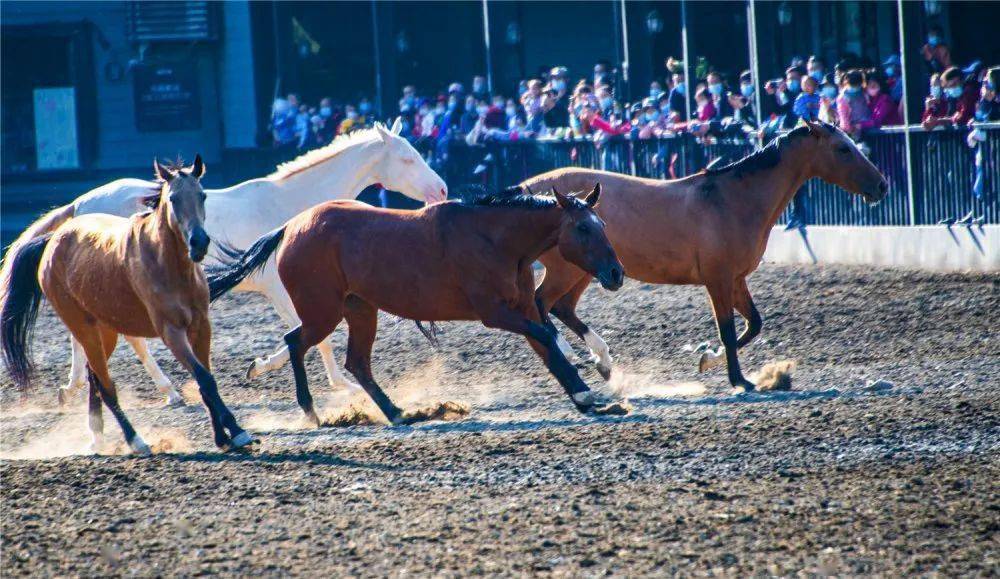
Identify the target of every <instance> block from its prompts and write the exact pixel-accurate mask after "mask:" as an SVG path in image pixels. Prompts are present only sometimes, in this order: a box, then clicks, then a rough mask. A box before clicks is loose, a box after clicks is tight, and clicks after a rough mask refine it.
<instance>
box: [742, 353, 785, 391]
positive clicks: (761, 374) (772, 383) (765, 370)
mask: <svg viewBox="0 0 1000 579" xmlns="http://www.w3.org/2000/svg"><path fill="white" fill-rule="evenodd" d="M793 371H795V360H778V361H777V362H769V363H767V364H764V366H763V367H761V369H760V370H758V371H757V373H756V374H754V376H753V378H751V380H753V382H755V383H756V384H757V390H758V391H760V392H776V391H780V390H791V389H792V372H793Z"/></svg>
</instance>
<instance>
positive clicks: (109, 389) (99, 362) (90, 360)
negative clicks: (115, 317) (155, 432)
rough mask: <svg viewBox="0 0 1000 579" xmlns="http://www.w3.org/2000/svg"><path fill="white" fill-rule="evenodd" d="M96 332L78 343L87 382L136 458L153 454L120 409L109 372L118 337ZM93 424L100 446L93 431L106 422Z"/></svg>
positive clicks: (113, 334)
mask: <svg viewBox="0 0 1000 579" xmlns="http://www.w3.org/2000/svg"><path fill="white" fill-rule="evenodd" d="M94 329H95V330H96V331H94V332H93V333H92V334H90V333H87V335H77V339H79V340H80V345H81V346H82V347H83V350H84V352H85V353H86V355H87V369H88V379H89V380H91V388H94V389H95V390H97V391H98V392H99V394H100V398H101V400H102V401H103V402H104V405H105V406H106V407H107V409H108V410H110V411H111V414H112V415H113V416H114V417H115V420H117V421H118V426H119V427H120V428H121V429H122V434H123V435H124V436H125V442H126V443H127V444H128V446H129V448H131V449H132V452H134V453H136V454H150V453H151V451H150V448H149V445H148V444H146V441H145V440H143V439H142V436H140V435H139V433H138V432H136V431H135V428H133V427H132V423H131V422H130V421H129V419H128V417H127V416H126V415H125V412H124V411H123V410H122V408H121V406H120V405H119V403H118V390H117V389H116V388H115V384H114V382H113V381H112V380H111V374H110V373H109V372H108V358H109V357H110V355H111V352H112V351H113V350H114V345H115V342H116V341H117V339H118V334H117V333H116V332H115V331H114V330H111V329H108V328H97V327H94ZM82 333H83V332H81V334H82ZM95 382H96V384H95ZM91 396H93V395H91ZM90 416H91V417H93V398H91V414H90ZM90 424H91V432H92V433H95V442H97V441H98V438H99V433H98V432H97V431H96V430H94V429H95V428H96V427H97V425H100V426H102V427H103V419H101V421H99V422H98V421H96V420H95V421H91V423H90Z"/></svg>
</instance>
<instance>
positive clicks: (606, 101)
mask: <svg viewBox="0 0 1000 579" xmlns="http://www.w3.org/2000/svg"><path fill="white" fill-rule="evenodd" d="M594 94H595V96H596V97H597V104H598V105H599V106H600V110H599V111H598V112H600V113H601V115H602V116H603V117H604V118H606V119H608V118H611V113H612V112H614V109H615V98H614V96H613V95H612V94H611V85H607V84H598V85H594Z"/></svg>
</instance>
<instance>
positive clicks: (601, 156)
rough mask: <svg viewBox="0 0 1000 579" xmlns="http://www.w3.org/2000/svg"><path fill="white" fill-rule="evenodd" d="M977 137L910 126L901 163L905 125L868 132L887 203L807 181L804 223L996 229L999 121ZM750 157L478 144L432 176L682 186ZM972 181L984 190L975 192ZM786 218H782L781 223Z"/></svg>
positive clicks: (665, 145)
mask: <svg viewBox="0 0 1000 579" xmlns="http://www.w3.org/2000/svg"><path fill="white" fill-rule="evenodd" d="M980 130H981V131H982V133H983V134H984V135H985V141H982V142H981V143H980V144H979V145H978V147H977V148H970V147H969V146H968V144H967V141H966V139H967V137H968V135H969V131H968V130H966V129H961V130H941V129H938V130H935V131H924V130H923V128H921V127H919V126H913V127H910V128H909V131H910V136H911V147H910V148H911V156H912V158H911V159H907V156H906V146H905V143H906V129H905V128H904V127H894V128H891V129H885V130H882V131H878V132H872V133H869V134H866V135H865V136H864V137H863V138H862V139H861V142H862V143H863V148H865V149H866V150H867V151H868V155H869V158H870V159H871V160H872V162H874V163H875V165H876V166H877V167H878V168H879V169H880V170H881V171H882V173H883V175H885V177H886V179H887V180H888V181H889V195H888V197H886V199H885V200H884V201H882V202H881V203H879V204H878V205H875V206H869V205H867V204H866V203H864V201H863V200H861V199H860V198H859V197H858V196H856V195H851V194H849V193H848V192H846V191H844V190H843V189H841V188H839V187H837V186H835V185H830V184H827V183H824V182H822V181H820V180H819V179H811V180H810V181H808V182H807V183H806V185H805V194H806V196H807V202H808V207H809V211H808V213H809V217H810V222H811V223H813V224H817V225H911V224H915V225H925V224H934V223H938V222H940V221H942V220H946V219H956V218H960V217H963V216H965V215H967V214H969V213H972V214H973V216H974V217H977V218H982V220H983V221H984V222H985V223H1000V123H992V124H989V125H982V126H980ZM752 151H753V146H752V145H751V144H749V143H747V142H746V141H745V140H743V139H721V140H719V141H718V142H716V143H713V144H703V143H700V142H697V141H696V140H695V139H694V138H693V137H691V136H690V135H678V136H675V137H669V138H663V139H656V140H641V141H639V140H636V141H633V140H628V139H625V138H616V139H612V140H609V141H606V142H604V143H602V144H600V145H595V143H593V142H592V141H588V140H583V139H580V140H537V141H514V142H493V143H487V144H484V145H478V146H469V145H467V144H466V143H465V142H464V141H455V142H453V143H451V146H450V147H449V148H448V152H447V156H446V158H443V159H440V160H439V163H438V166H437V167H436V168H437V169H438V171H439V172H440V173H441V174H442V176H443V177H444V178H445V180H446V181H447V182H448V184H449V186H450V187H452V188H454V187H456V186H458V185H460V184H465V183H470V182H476V183H481V184H484V185H487V186H489V187H491V188H502V187H507V186H510V185H514V184H516V183H518V182H520V181H522V180H524V179H526V178H528V177H531V176H533V175H537V174H538V173H542V172H544V171H548V170H551V169H555V168H558V167H567V166H574V167H587V168H592V169H603V170H607V171H615V172H619V173H627V174H631V175H637V176H640V177H652V178H658V179H669V178H679V177H684V176H686V175H690V174H692V173H694V172H697V171H699V170H701V169H702V168H704V167H705V166H707V165H708V164H709V163H712V162H720V163H728V162H731V161H735V160H737V159H740V158H742V157H743V156H745V155H747V154H748V153H750V152H752ZM977 155H978V156H979V157H980V159H979V163H978V165H977ZM911 178H912V188H913V190H912V192H911V191H910V190H909V187H910V183H911ZM977 178H979V179H980V180H981V185H980V186H979V187H978V188H975V187H974V186H975V184H976V180H977ZM977 191H978V192H977ZM911 194H912V201H911ZM911 206H912V211H911ZM787 217H788V215H787V214H786V215H785V216H782V222H784V220H786V219H787Z"/></svg>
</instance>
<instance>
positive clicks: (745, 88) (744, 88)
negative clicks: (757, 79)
mask: <svg viewBox="0 0 1000 579" xmlns="http://www.w3.org/2000/svg"><path fill="white" fill-rule="evenodd" d="M740 94H742V95H743V96H745V97H747V98H750V95H752V94H753V85H752V84H741V85H740Z"/></svg>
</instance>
